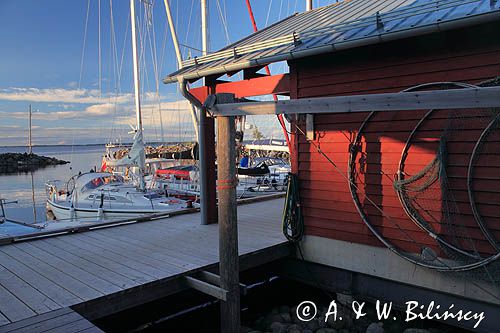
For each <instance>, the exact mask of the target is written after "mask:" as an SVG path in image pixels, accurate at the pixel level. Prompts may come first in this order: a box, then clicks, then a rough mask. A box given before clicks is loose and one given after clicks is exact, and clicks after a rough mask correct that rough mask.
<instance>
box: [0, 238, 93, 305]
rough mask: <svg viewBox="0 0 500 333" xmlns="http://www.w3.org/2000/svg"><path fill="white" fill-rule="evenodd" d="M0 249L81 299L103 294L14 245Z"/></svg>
mask: <svg viewBox="0 0 500 333" xmlns="http://www.w3.org/2000/svg"><path fill="white" fill-rule="evenodd" d="M0 251H2V252H4V253H5V254H8V255H10V256H11V257H12V258H15V259H16V260H19V261H22V262H23V263H24V264H26V265H29V266H30V267H31V268H33V269H35V270H36V271H37V272H39V273H40V274H42V275H43V276H45V277H47V278H48V279H49V280H52V281H53V282H54V283H56V284H58V285H59V286H61V287H62V288H64V289H66V290H70V291H71V292H72V293H73V294H75V295H76V296H78V297H80V298H81V299H83V300H85V299H92V298H96V297H100V296H103V293H101V292H99V291H97V290H96V289H93V288H92V287H90V286H87V285H86V284H84V283H82V282H81V281H79V280H77V279H74V278H73V277H71V276H69V275H67V274H66V273H64V272H63V271H61V270H59V269H56V268H54V267H52V266H49V265H48V264H46V263H44V262H42V261H40V260H38V259H36V258H35V257H33V256H32V255H30V254H28V253H27V252H25V251H22V250H21V249H18V248H17V247H15V246H4V247H0Z"/></svg>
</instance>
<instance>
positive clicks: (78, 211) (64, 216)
mask: <svg viewBox="0 0 500 333" xmlns="http://www.w3.org/2000/svg"><path fill="white" fill-rule="evenodd" d="M181 209H183V208H182V207H181V205H178V206H177V205H176V206H174V207H172V208H170V209H155V210H153V209H149V210H148V209H137V208H134V207H131V208H125V207H121V208H115V209H112V208H108V209H106V208H103V210H102V215H100V212H99V209H98V208H75V209H74V215H73V217H72V213H71V208H70V207H69V206H67V205H61V204H59V203H55V202H53V201H50V200H48V201H47V210H49V211H51V212H52V213H53V214H54V217H55V218H56V220H59V221H64V220H71V219H74V220H75V219H76V220H85V221H87V222H91V221H92V220H95V221H99V220H117V219H127V218H135V217H141V216H146V215H151V214H161V213H169V212H174V211H178V210H181Z"/></svg>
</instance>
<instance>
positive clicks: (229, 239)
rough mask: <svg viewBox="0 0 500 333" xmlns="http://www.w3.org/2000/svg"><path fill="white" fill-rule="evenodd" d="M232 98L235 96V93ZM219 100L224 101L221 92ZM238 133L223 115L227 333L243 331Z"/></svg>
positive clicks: (222, 266)
mask: <svg viewBox="0 0 500 333" xmlns="http://www.w3.org/2000/svg"><path fill="white" fill-rule="evenodd" d="M232 99H233V100H234V96H233V97H232ZM217 100H218V101H220V102H222V99H219V96H217ZM228 102H229V101H228ZM235 134H236V128H235V123H234V117H221V118H219V119H218V120H217V161H218V167H217V178H218V179H217V183H218V186H217V189H218V194H219V195H218V198H219V260H220V262H219V274H220V287H221V288H222V289H225V290H227V291H228V294H227V300H226V301H224V302H221V332H223V333H231V332H239V331H240V290H239V287H240V286H239V260H238V226H237V210H236V147H235Z"/></svg>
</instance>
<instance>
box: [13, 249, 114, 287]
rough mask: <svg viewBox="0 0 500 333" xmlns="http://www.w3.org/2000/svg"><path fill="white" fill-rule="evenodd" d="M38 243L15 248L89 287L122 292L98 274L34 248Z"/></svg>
mask: <svg viewBox="0 0 500 333" xmlns="http://www.w3.org/2000/svg"><path fill="white" fill-rule="evenodd" d="M34 244H36V242H30V243H28V242H26V243H22V244H17V245H14V246H15V247H17V248H19V249H22V250H24V251H26V252H29V253H30V254H31V255H32V256H33V257H35V258H37V259H38V260H40V261H42V262H44V263H46V264H47V265H50V266H52V267H54V268H56V269H58V270H61V271H64V272H65V273H66V274H67V275H69V276H71V277H72V278H74V279H76V280H78V281H80V282H82V283H84V284H86V285H87V286H89V287H91V288H93V289H95V290H97V291H99V292H101V293H103V294H110V293H113V292H116V291H119V290H121V288H120V287H118V286H116V285H115V284H113V283H110V282H109V281H106V280H103V279H101V278H100V277H99V276H97V275H96V274H91V273H89V272H87V271H85V270H83V269H81V268H80V267H78V266H76V265H73V264H72V263H71V262H68V261H65V260H62V259H60V258H58V257H55V256H53V255H51V254H50V253H47V252H42V251H40V249H38V248H37V247H36V246H34Z"/></svg>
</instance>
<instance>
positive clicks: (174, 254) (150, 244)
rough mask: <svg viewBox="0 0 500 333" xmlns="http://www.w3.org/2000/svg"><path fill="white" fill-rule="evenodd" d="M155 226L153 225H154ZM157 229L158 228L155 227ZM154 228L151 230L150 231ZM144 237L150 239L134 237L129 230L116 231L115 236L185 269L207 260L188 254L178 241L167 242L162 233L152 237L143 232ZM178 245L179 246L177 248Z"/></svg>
mask: <svg viewBox="0 0 500 333" xmlns="http://www.w3.org/2000/svg"><path fill="white" fill-rule="evenodd" d="M152 228H153V227H152ZM155 230H156V229H155ZM151 231H154V230H151V229H150V230H149V232H151ZM141 236H143V237H147V239H148V241H147V242H145V241H144V239H142V240H139V237H133V235H131V234H130V233H127V232H116V233H115V234H113V237H114V238H116V239H117V240H120V241H123V242H126V243H127V244H129V245H134V246H137V247H139V248H141V249H143V250H149V251H152V250H153V252H152V256H153V257H154V258H156V259H160V260H164V261H165V262H167V263H169V264H171V265H174V266H178V267H181V268H183V269H192V268H196V267H198V266H199V265H200V264H204V263H205V261H202V260H200V259H198V258H197V257H194V256H193V255H186V254H184V252H183V250H184V249H183V248H179V246H178V244H177V243H175V244H174V243H172V242H165V238H163V237H159V236H160V234H158V233H156V239H154V238H152V237H151V236H152V234H150V233H143V234H141ZM176 247H177V248H176Z"/></svg>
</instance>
